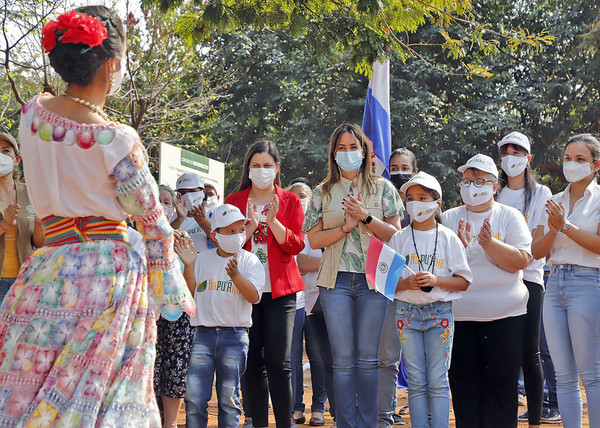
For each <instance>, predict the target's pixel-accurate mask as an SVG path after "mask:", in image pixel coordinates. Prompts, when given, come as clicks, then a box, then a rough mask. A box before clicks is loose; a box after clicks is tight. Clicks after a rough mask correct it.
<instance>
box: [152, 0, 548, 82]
mask: <svg viewBox="0 0 600 428" xmlns="http://www.w3.org/2000/svg"><path fill="white" fill-rule="evenodd" d="M143 2H144V3H145V4H147V5H159V6H160V7H161V8H163V9H164V10H177V9H178V8H179V7H181V5H182V1H181V0H143ZM192 4H193V5H194V12H193V13H191V14H185V15H183V16H181V19H180V23H179V24H178V25H177V27H176V28H177V29H178V31H180V33H181V35H182V37H183V38H184V39H185V40H186V42H187V43H190V44H191V43H194V42H196V43H200V42H202V41H203V40H206V39H207V38H209V37H210V36H211V34H213V32H214V31H215V30H216V31H218V32H220V33H221V34H224V33H229V32H234V31H239V30H242V29H246V28H248V27H252V28H254V29H255V30H256V31H258V32H261V31H264V30H266V29H271V30H276V31H283V32H285V33H286V34H289V35H291V36H292V37H301V36H302V37H303V40H304V43H305V50H306V52H307V53H309V54H310V55H315V56H320V57H322V58H327V57H329V55H331V53H332V52H333V53H336V54H341V53H344V54H345V57H344V59H345V60H346V61H348V63H350V64H352V65H353V66H354V68H355V70H356V71H358V72H359V73H362V74H364V75H366V76H369V75H370V73H371V70H372V64H373V62H375V60H378V59H379V60H384V59H388V58H389V57H390V55H391V54H395V55H396V56H397V57H398V58H401V59H403V60H405V59H407V58H410V57H414V56H416V57H419V56H420V55H421V54H420V48H421V44H419V43H417V44H415V43H413V42H412V41H411V35H412V34H414V33H415V32H416V31H417V30H418V29H419V28H420V27H421V26H423V25H426V24H428V25H432V26H433V27H434V28H435V29H436V30H437V31H438V32H439V35H441V36H442V38H443V40H439V41H437V42H435V45H436V46H437V47H438V48H439V49H440V50H441V51H443V52H447V54H448V55H449V56H451V57H453V58H454V59H458V58H463V57H464V56H465V55H466V53H467V47H468V46H470V49H476V50H478V51H479V52H481V53H482V54H483V55H490V54H494V53H496V52H497V45H498V43H499V42H498V39H502V40H505V39H508V40H510V45H509V46H510V47H512V48H516V47H517V46H519V45H523V44H525V45H529V46H532V47H534V48H535V49H539V48H541V47H542V46H543V45H545V44H547V43H549V42H551V38H549V37H548V35H547V34H544V33H540V34H538V33H535V32H529V31H527V30H522V29H518V30H516V31H512V30H511V28H510V27H508V28H506V29H498V30H492V29H491V27H490V25H489V24H485V23H481V22H479V21H478V20H476V19H475V15H474V14H473V13H472V10H471V8H472V5H471V0H428V1H425V0H385V1H383V0H345V1H340V0H261V1H257V0H196V1H193V2H192ZM451 27H454V28H455V29H458V30H460V31H457V32H455V34H454V35H453V36H452V37H450V35H449V33H448V30H449V29H450V28H451ZM490 34H491V35H493V37H488V35H490ZM429 44H430V45H431V42H429ZM456 65H457V66H458V67H459V68H458V70H461V71H462V73H463V74H467V75H470V76H476V75H480V76H482V75H486V72H485V70H483V69H482V68H481V67H478V66H475V65H469V64H466V65H465V66H464V67H463V66H461V63H457V64H456Z"/></svg>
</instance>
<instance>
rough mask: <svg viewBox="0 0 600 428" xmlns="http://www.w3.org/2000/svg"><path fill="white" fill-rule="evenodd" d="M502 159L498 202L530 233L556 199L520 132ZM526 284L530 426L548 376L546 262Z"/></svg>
mask: <svg viewBox="0 0 600 428" xmlns="http://www.w3.org/2000/svg"><path fill="white" fill-rule="evenodd" d="M498 148H499V149H500V156H501V157H502V173H501V174H500V193H499V194H498V197H497V198H496V201H498V202H500V203H502V204H505V205H508V206H510V207H513V208H516V209H518V210H519V211H520V212H521V213H522V214H523V216H524V217H525V222H526V223H527V226H528V228H529V230H530V231H533V230H534V229H535V228H536V226H538V225H539V224H541V222H542V221H543V220H542V219H543V216H544V205H545V204H546V201H547V200H548V199H550V197H551V196H552V192H551V191H550V189H548V188H547V187H546V186H542V185H541V184H538V183H537V182H536V180H535V177H534V176H533V173H532V172H531V165H530V163H531V154H530V153H531V145H530V143H529V139H528V138H527V137H526V136H525V135H523V134H521V133H520V132H516V131H515V132H511V133H510V134H508V135H507V136H505V137H504V138H503V139H502V140H501V141H500V142H499V143H498ZM523 282H524V283H525V286H526V287H527V291H528V292H529V300H528V301H527V315H526V316H525V330H524V331H523V363H522V367H523V378H524V379H525V393H526V395H527V419H528V420H529V427H530V428H534V427H539V426H540V425H541V423H542V403H543V399H544V374H543V372H542V360H541V358H540V324H541V320H542V302H543V300H544V260H543V259H541V260H533V261H532V262H531V263H530V264H529V266H527V267H526V268H525V269H524V270H523Z"/></svg>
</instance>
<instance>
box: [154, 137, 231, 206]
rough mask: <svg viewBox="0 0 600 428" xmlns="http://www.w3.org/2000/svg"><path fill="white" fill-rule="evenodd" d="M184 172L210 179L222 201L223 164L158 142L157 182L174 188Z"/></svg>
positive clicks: (223, 186)
mask: <svg viewBox="0 0 600 428" xmlns="http://www.w3.org/2000/svg"><path fill="white" fill-rule="evenodd" d="M184 172H194V173H196V174H198V175H199V176H200V177H202V178H204V179H208V180H210V181H212V182H213V183H214V184H215V186H216V188H217V192H218V193H219V196H220V197H221V198H220V200H221V202H223V201H224V200H225V196H224V195H223V191H224V189H225V164H224V163H223V162H219V161H216V160H214V159H210V158H207V157H206V156H202V155H199V154H197V153H194V152H190V151H189V150H185V149H180V148H179V147H175V146H172V145H170V144H166V143H160V155H159V159H158V182H159V183H160V184H168V185H169V186H171V188H173V189H175V183H176V182H177V179H178V178H179V176H180V175H181V174H183V173H184Z"/></svg>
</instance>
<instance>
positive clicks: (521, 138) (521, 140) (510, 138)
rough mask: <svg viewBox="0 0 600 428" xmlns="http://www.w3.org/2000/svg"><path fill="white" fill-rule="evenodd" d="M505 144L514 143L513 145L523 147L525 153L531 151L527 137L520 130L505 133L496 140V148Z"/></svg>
mask: <svg viewBox="0 0 600 428" xmlns="http://www.w3.org/2000/svg"><path fill="white" fill-rule="evenodd" d="M506 144H514V145H515V146H520V147H523V148H524V149H525V150H527V153H531V144H529V138H527V136H525V135H524V134H521V133H520V132H517V131H513V132H511V133H510V134H508V135H506V136H505V137H504V138H503V139H502V140H500V141H499V142H498V148H500V147H502V146H504V145H506Z"/></svg>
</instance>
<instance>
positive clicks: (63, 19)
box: [58, 10, 108, 47]
mask: <svg viewBox="0 0 600 428" xmlns="http://www.w3.org/2000/svg"><path fill="white" fill-rule="evenodd" d="M58 29H59V30H63V29H64V30H66V31H65V33H64V34H63V35H62V37H61V39H60V41H61V43H83V44H84V45H87V46H89V47H93V46H100V45H101V44H102V42H103V41H104V40H105V39H106V38H107V37H108V31H107V30H106V26H105V25H104V23H103V22H102V21H100V20H98V19H96V18H94V17H93V16H90V15H88V14H87V13H78V12H77V11H75V10H72V11H70V12H67V13H63V14H62V15H60V16H59V17H58Z"/></svg>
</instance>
